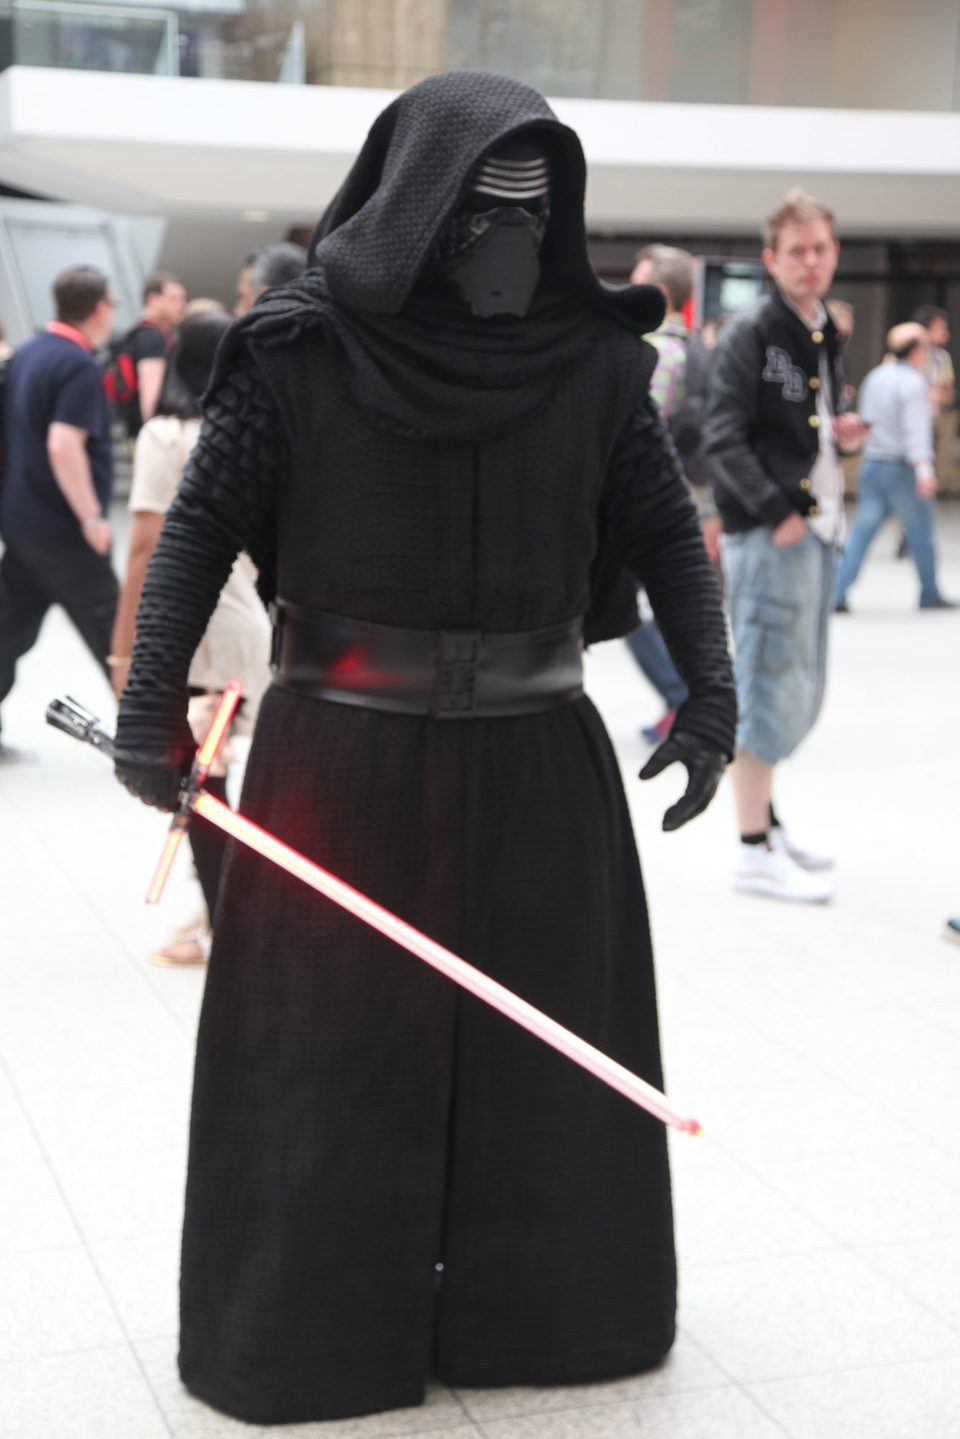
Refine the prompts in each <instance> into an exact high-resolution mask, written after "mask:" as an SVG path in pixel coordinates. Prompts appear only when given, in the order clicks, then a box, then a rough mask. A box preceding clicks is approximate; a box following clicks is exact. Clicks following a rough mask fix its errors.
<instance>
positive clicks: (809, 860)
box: [770, 824, 837, 870]
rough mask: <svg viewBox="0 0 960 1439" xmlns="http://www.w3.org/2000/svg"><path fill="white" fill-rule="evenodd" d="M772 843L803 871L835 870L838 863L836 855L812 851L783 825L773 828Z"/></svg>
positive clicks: (771, 831) (771, 833) (776, 825)
mask: <svg viewBox="0 0 960 1439" xmlns="http://www.w3.org/2000/svg"><path fill="white" fill-rule="evenodd" d="M770 843H771V844H772V845H773V847H774V849H781V850H783V852H784V854H788V855H789V856H790V858H791V859H792V860H793V862H794V864H798V865H799V866H800V868H801V869H811V870H817V869H833V866H834V865H835V864H836V862H837V861H836V857H835V856H834V855H832V854H824V853H823V852H822V851H821V850H816V849H812V848H811V847H810V846H809V845H806V844H804V843H803V841H802V840H798V839H796V838H795V836H794V835H793V834H791V832H790V831H789V830H788V829H784V827H783V825H782V824H775V825H773V827H772V828H771V830H770Z"/></svg>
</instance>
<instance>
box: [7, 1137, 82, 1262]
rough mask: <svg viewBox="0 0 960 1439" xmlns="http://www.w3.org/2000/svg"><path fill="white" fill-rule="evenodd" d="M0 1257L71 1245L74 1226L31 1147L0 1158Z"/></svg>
mask: <svg viewBox="0 0 960 1439" xmlns="http://www.w3.org/2000/svg"><path fill="white" fill-rule="evenodd" d="M0 1215H2V1216H3V1218H2V1223H0V1254H10V1253H23V1252H24V1251H26V1250H29V1249H49V1248H50V1247H51V1246H53V1245H72V1244H76V1243H77V1240H78V1239H79V1234H78V1232H77V1226H76V1223H75V1221H74V1218H73V1216H72V1214H71V1212H70V1209H69V1206H68V1204H67V1202H66V1200H65V1199H64V1196H63V1194H62V1193H61V1191H60V1189H59V1187H58V1185H57V1182H56V1180H55V1179H54V1176H53V1174H52V1172H51V1170H50V1167H49V1165H48V1164H47V1162H46V1160H45V1159H44V1158H43V1156H42V1155H41V1153H40V1150H39V1149H38V1148H36V1146H34V1147H33V1148H32V1150H30V1151H26V1152H25V1151H24V1150H21V1149H17V1150H15V1151H14V1152H13V1153H11V1154H10V1155H4V1156H3V1157H2V1158H0Z"/></svg>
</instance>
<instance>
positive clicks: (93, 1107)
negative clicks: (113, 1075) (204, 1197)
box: [23, 1057, 191, 1161]
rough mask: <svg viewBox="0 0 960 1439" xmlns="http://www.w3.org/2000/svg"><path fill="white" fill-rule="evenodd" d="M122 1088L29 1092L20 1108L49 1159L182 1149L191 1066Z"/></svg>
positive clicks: (107, 1086) (99, 1086) (94, 1086)
mask: <svg viewBox="0 0 960 1439" xmlns="http://www.w3.org/2000/svg"><path fill="white" fill-rule="evenodd" d="M170 1068H171V1070H173V1071H174V1072H173V1073H168V1074H165V1075H163V1076H161V1077H155V1078H152V1079H140V1080H131V1081H130V1083H128V1084H124V1085H117V1084H91V1085H84V1086H82V1087H80V1088H42V1089H37V1090H31V1091H29V1092H28V1093H27V1094H26V1095H25V1097H24V1102H23V1103H24V1108H25V1109H26V1111H27V1113H28V1114H29V1116H30V1119H31V1121H32V1123H33V1125H34V1127H35V1129H36V1132H37V1134H38V1136H39V1138H40V1142H41V1143H42V1145H43V1148H44V1150H45V1152H46V1153H47V1154H48V1155H49V1156H50V1157H51V1159H52V1160H54V1161H56V1160H60V1159H71V1160H72V1159H77V1158H81V1157H83V1156H97V1157H98V1158H99V1157H103V1158H109V1157H111V1156H113V1157H117V1158H123V1157H125V1156H128V1155H129V1156H131V1157H132V1156H135V1155H136V1154H138V1153H140V1152H143V1151H146V1150H154V1149H164V1148H166V1147H168V1146H171V1147H174V1148H176V1147H182V1145H183V1141H184V1135H185V1134H186V1132H187V1121H188V1118H189V1113H190V1084H191V1075H190V1066H189V1065H188V1064H187V1063H183V1064H182V1065H181V1066H179V1068H178V1067H177V1066H176V1064H175V1063H174V1062H173V1057H171V1065H170Z"/></svg>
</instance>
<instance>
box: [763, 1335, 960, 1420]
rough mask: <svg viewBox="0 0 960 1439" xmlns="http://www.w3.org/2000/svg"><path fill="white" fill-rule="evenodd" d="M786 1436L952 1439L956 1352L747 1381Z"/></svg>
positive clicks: (959, 1382) (959, 1387) (957, 1399)
mask: <svg viewBox="0 0 960 1439" xmlns="http://www.w3.org/2000/svg"><path fill="white" fill-rule="evenodd" d="M748 1392H749V1393H750V1394H752V1395H754V1396H755V1398H756V1399H757V1400H759V1402H760V1403H761V1404H762V1405H763V1406H764V1408H765V1409H766V1410H767V1411H768V1412H769V1413H770V1414H772V1415H773V1416H774V1418H776V1419H777V1420H779V1422H780V1423H781V1424H782V1425H783V1426H784V1428H785V1429H786V1431H787V1433H788V1434H790V1435H791V1436H792V1439H827V1436H831V1439H832V1436H834V1435H837V1436H841V1435H842V1436H854V1435H857V1436H859V1435H863V1436H864V1439H956V1436H957V1434H960V1353H958V1354H957V1355H956V1356H955V1357H954V1358H952V1359H942V1360H930V1361H928V1362H926V1363H920V1364H892V1365H889V1366H888V1367H884V1368H878V1369H852V1370H847V1371H846V1372H845V1373H842V1374H830V1375H822V1374H818V1375H817V1376H816V1377H815V1378H809V1379H781V1380H777V1381H774V1382H770V1383H766V1384H751V1385H750V1386H749V1388H748Z"/></svg>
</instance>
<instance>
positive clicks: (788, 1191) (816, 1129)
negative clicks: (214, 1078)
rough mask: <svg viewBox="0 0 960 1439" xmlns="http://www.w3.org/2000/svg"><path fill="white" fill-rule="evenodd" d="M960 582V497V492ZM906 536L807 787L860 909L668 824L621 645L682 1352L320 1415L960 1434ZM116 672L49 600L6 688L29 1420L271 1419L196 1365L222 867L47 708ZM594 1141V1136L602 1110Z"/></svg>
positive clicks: (3, 990) (945, 956) (0, 1277)
mask: <svg viewBox="0 0 960 1439" xmlns="http://www.w3.org/2000/svg"><path fill="white" fill-rule="evenodd" d="M940 537H941V551H942V555H943V564H942V577H943V585H944V589H945V590H946V592H947V593H948V594H953V595H955V596H960V512H958V511H957V510H956V509H955V508H952V509H951V508H946V509H944V511H943V513H942V515H941V520H940ZM893 546H894V536H893V534H892V532H891V531H889V530H888V531H887V532H885V533H884V534H883V535H882V536H881V538H880V539H879V540H878V542H877V546H876V549H875V553H874V555H873V556H872V557H871V559H870V561H869V562H868V566H867V569H866V570H865V572H864V575H863V577H862V579H861V582H860V584H859V585H858V586H857V588H856V589H855V590H854V591H853V592H852V594H851V597H850V598H851V604H852V606H853V609H854V613H853V614H851V615H850V616H849V617H838V618H837V619H836V620H835V621H834V624H833V652H832V661H831V675H830V684H829V689H828V697H827V705H826V710H825V714H824V717H823V719H822V721H821V723H820V725H819V727H818V729H817V731H816V732H815V734H814V735H813V736H812V737H811V739H810V740H809V742H808V743H807V745H806V746H805V747H804V749H803V750H802V751H801V753H800V755H799V756H797V757H796V759H795V760H794V761H792V762H791V763H790V764H789V765H787V766H785V767H784V770H783V774H782V785H781V790H780V794H779V806H778V807H779V808H780V810H781V812H782V813H783V815H784V816H785V817H787V818H788V819H789V821H790V822H791V824H792V825H793V826H794V827H795V828H796V829H797V830H801V831H802V832H803V833H804V834H807V835H810V836H811V837H815V838H816V840H817V841H818V842H819V843H822V844H834V845H835V846H836V850H837V853H838V854H839V856H840V861H841V862H840V865H839V868H838V871H837V876H838V888H837V897H836V900H835V901H834V903H833V904H832V905H830V906H823V907H812V908H800V907H787V906H783V905H781V904H778V903H777V902H776V901H770V900H764V899H758V898H755V897H749V896H744V895H737V894H735V893H734V892H733V890H732V889H731V886H730V874H731V871H732V868H733V863H734V844H733V838H734V833H733V821H732V805H731V800H730V796H729V794H728V793H726V792H721V794H720V795H719V796H718V799H717V801H716V802H715V804H714V806H713V807H712V809H711V810H710V811H709V812H708V813H707V814H706V815H705V816H704V817H703V818H702V819H700V820H698V821H696V822H695V823H694V824H693V825H691V826H690V827H689V828H688V829H686V830H683V831H681V832H680V833H678V834H676V835H664V834H662V833H661V831H660V829H659V817H660V814H661V812H662V810H663V809H664V808H665V807H666V805H667V804H668V803H669V802H670V800H671V799H672V798H674V797H675V795H676V793H677V791H678V789H679V782H680V779H679V775H678V776H676V777H673V776H671V775H670V774H668V775H665V776H663V777H661V778H660V779H659V780H657V781H655V782H654V783H653V784H651V785H644V786H640V785H639V784H638V782H637V781H636V779H635V774H636V771H637V769H638V768H639V765H640V763H641V762H642V760H643V758H644V756H645V754H646V753H647V751H646V748H645V746H644V745H643V744H642V741H640V740H639V739H638V738H637V734H636V727H637V725H638V724H639V723H640V722H641V721H645V720H649V719H650V718H651V717H653V716H654V715H655V714H656V711H657V703H656V700H655V698H654V697H653V695H652V694H651V693H650V692H649V691H648V690H647V688H646V686H645V684H644V682H643V680H642V679H641V678H640V676H639V674H638V673H637V672H636V671H635V669H634V668H633V665H632V661H631V660H630V658H629V656H628V655H627V653H626V651H625V650H624V649H623V647H622V646H618V645H614V646H610V645H608V646H604V647H601V648H600V649H599V650H598V651H597V652H596V653H595V654H593V655H591V656H590V657H589V659H588V668H589V675H588V678H589V687H590V690H591V693H592V694H593V696H594V698H595V699H596V700H597V702H598V703H599V705H600V707H601V708H602V710H603V712H604V714H605V716H606V718H607V720H608V723H609V725H610V729H611V732H612V733H613V736H614V739H615V741H616V743H617V746H618V750H619V753H620V756H621V759H622V763H623V768H624V774H625V777H626V783H627V789H628V793H629V795H630V798H631V803H632V806H633V813H634V821H635V825H636V830H637V837H638V841H639V845H640V852H641V857H642V859H643V862H644V870H645V875H646V879H647V885H648V890H649V895H650V902H651V908H652V914H653V926H654V935H655V944H656V952H657V957H658V973H659V983H660V996H661V1013H662V1026H663V1038H664V1051H665V1059H666V1065H667V1074H668V1080H669V1088H670V1092H671V1094H672V1095H673V1096H674V1097H675V1098H677V1099H679V1100H682V1101H683V1102H684V1103H685V1104H686V1105H687V1106H688V1107H689V1108H690V1109H691V1110H692V1111H693V1112H694V1113H696V1114H697V1116H698V1117H699V1118H700V1120H701V1121H702V1123H703V1125H704V1130H705V1132H704V1135H703V1137H702V1138H699V1139H691V1138H689V1137H687V1136H684V1135H677V1136H673V1137H672V1138H671V1143H672V1148H673V1154H674V1184H675V1193H676V1204H677V1233H678V1242H679V1251H680V1262H681V1295H680V1316H679V1317H680V1331H681V1332H680V1338H679V1340H678V1343H677V1345H676V1348H675V1350H674V1352H673V1354H672V1356H671V1357H670V1359H669V1361H668V1362H667V1363H666V1364H665V1365H664V1366H663V1367H662V1368H661V1369H660V1370H658V1371H657V1372H656V1373H654V1374H650V1375H645V1376H641V1377H639V1378H637V1379H632V1380H628V1381H625V1382H621V1383H613V1384H603V1385H588V1386H585V1387H580V1388H570V1389H552V1390H543V1391H539V1390H526V1389H518V1390H491V1391H469V1392H466V1391H465V1392H458V1393H451V1392H448V1391H446V1390H444V1389H442V1388H439V1387H438V1388H435V1389H434V1390H433V1391H432V1392H431V1395H430V1399H429V1402H428V1403H427V1405H426V1406H425V1407H424V1408H423V1409H422V1410H405V1411H400V1412H398V1413H395V1414H390V1415H380V1416H376V1417H373V1418H371V1419H368V1420H355V1421H349V1422H344V1423H334V1424H324V1425H297V1426H292V1427H288V1428H286V1429H285V1430H277V1431H276V1432H278V1433H281V1432H283V1433H287V1434H289V1435H290V1436H291V1439H294V1436H301V1435H302V1436H304V1439H306V1436H315V1439H320V1436H332V1439H339V1436H351V1439H353V1436H356V1439H364V1436H370V1439H383V1436H389V1435H407V1436H417V1435H428V1434H429V1435H431V1436H435V1439H454V1436H456V1439H466V1436H469V1435H473V1436H476V1435H481V1436H486V1439H514V1436H516V1439H528V1436H529V1439H540V1436H544V1439H581V1436H583V1439H607V1436H610V1439H615V1436H616V1439H619V1436H628V1435H629V1436H632V1435H636V1436H642V1439H667V1436H669V1439H776V1436H780V1439H782V1436H784V1435H787V1436H790V1439H861V1436H862V1439H957V1436H958V1435H960V947H957V946H951V945H949V944H947V943H945V942H944V941H943V939H942V938H941V930H942V924H943V920H944V918H945V916H946V915H947V914H948V913H950V912H954V913H956V912H960V845H958V834H960V824H958V770H960V766H958V758H960V678H958V675H960V665H958V657H960V612H958V613H954V614H948V613H943V614H919V613H917V612H916V610H915V608H914V606H915V603H916V585H915V581H914V576H913V571H912V567H911V566H910V564H909V563H908V562H907V563H904V562H897V561H896V560H894V559H893V558H892V552H893ZM62 690H71V691H72V692H73V693H74V694H76V695H77V696H78V697H81V698H82V699H83V700H85V701H86V702H87V703H88V704H90V705H91V706H92V707H94V708H96V707H98V706H99V707H100V708H101V711H102V713H103V714H104V715H105V716H107V717H109V716H110V715H111V713H112V704H111V700H110V697H109V691H108V690H107V688H106V686H105V683H104V681H103V680H102V678H101V677H100V675H99V674H98V672H97V671H96V669H95V667H94V666H93V665H92V662H91V661H90V660H89V659H88V657H87V656H86V654H85V652H84V651H83V649H82V647H81V645H80V643H79V641H78V640H77V639H76V638H75V636H74V635H73V633H72V631H71V630H70V629H69V627H68V625H67V624H66V622H65V620H64V619H63V617H62V615H60V614H54V615H51V617H50V618H49V620H48V622H47V625H46V627H45V629H44V632H43V634H42V636H41V640H40V643H39V645H38V646H37V648H36V650H35V651H34V652H33V653H32V654H31V655H30V656H29V657H28V659H27V660H26V661H24V663H23V665H22V668H21V674H20V677H19V679H18V684H17V687H16V690H15V691H14V694H13V696H12V697H11V699H10V700H9V702H8V703H7V705H6V706H5V708H4V720H5V733H6V736H7V738H8V739H9V741H10V742H11V743H14V744H18V743H22V744H25V745H29V746H31V747H32V748H33V749H34V750H36V752H37V755H38V762H37V763H36V764H35V765H32V766H29V767H23V768H17V769H0V1135H2V1145H0V1215H2V1217H3V1222H2V1224H0V1436H4V1439H5V1436H16V1439H94V1436H95V1439H154V1436H169V1435H175V1436H178V1439H208V1436H209V1439H213V1436H228V1435H237V1436H241V1435H245V1434H249V1433H251V1432H255V1431H252V1430H251V1428H250V1426H246V1425H240V1424H237V1423H235V1422H233V1421H230V1420H228V1419H225V1418H223V1417H222V1416H219V1415H217V1414H215V1413H213V1412H212V1411H211V1410H208V1409H206V1408H205V1407H204V1406H202V1405H200V1404H198V1403H196V1402H195V1401H193V1400H192V1399H190V1398H189V1397H188V1396H187V1395H186V1394H185V1393H184V1392H183V1391H182V1389H181V1388H180V1386H179V1383H178V1381H177V1378H176V1371H175V1348H176V1342H175V1336H176V1263H177V1241H178V1227H179V1223H180V1217H181V1207H182V1189H183V1175H184V1157H185V1138H186V1117H187V1105H188V1098H189V1083H190V1069H191V1058H192V1047H193V1036H194V1030H195V1025H196V1017H197V1009H198V1005H199V1000H200V996H201V992H202V987H203V975H202V973H200V972H197V971H173V970H160V969H156V968H154V967H153V966H150V965H148V964H147V963H146V961H145V953H146V951H147V949H148V948H149V947H150V944H151V943H152V942H153V941H155V940H156V939H157V938H158V937H160V936H162V935H163V934H164V933H165V931H166V929H167V928H168V927H169V924H170V921H171V918H172V917H173V915H174V914H175V913H183V912H185V911H187V910H188V909H189V907H190V906H191V904H192V903H193V901H194V898H195V894H194V891H193V889H192V881H190V879H189V877H188V876H187V875H185V874H184V873H183V869H182V868H181V872H180V874H179V876H178V880H177V884H176V886H175V889H176V891H177V892H176V893H174V894H173V895H172V896H171V899H170V902H169V903H168V904H165V907H164V912H162V913H158V912H149V913H148V912H146V911H145V910H144V906H143V903H142V894H143V890H144V887H145V883H146V879H147V877H148V875H149V872H150V869H151V866H152V863H153V860H154V859H155V857H156V854H157V849H158V844H159V840H160V838H161V835H162V832H163V829H164V820H163V818H162V817H160V816H158V815H156V814H153V813H151V812H149V811H147V810H146V809H144V808H143V807H142V806H138V805H137V804H135V803H134V802H133V801H132V800H130V799H128V797H127V796H126V795H125V794H124V793H123V792H122V791H121V790H120V788H119V787H118V786H117V785H115V784H114V783H113V781H112V780H111V778H110V776H109V773H108V770H107V767H106V765H105V763H104V762H103V761H102V760H101V759H100V758H99V757H98V756H97V755H95V754H94V753H93V752H92V751H88V750H84V749H81V747H79V746H77V745H74V744H71V742H70V741H68V740H67V739H66V738H64V737H62V736H60V735H58V734H56V733H54V732H53V731H49V730H46V729H44V727H43V726H42V724H41V723H40V716H41V714H42V711H43V707H44V705H45V703H46V701H47V700H48V699H49V698H50V696H51V695H52V694H53V693H55V692H58V691H62ZM571 1141H572V1142H575V1136H572V1137H571Z"/></svg>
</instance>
